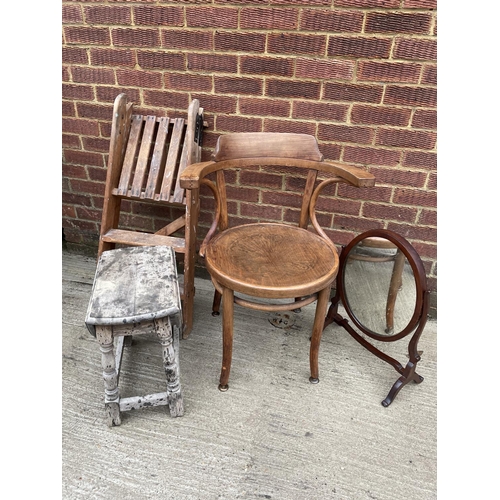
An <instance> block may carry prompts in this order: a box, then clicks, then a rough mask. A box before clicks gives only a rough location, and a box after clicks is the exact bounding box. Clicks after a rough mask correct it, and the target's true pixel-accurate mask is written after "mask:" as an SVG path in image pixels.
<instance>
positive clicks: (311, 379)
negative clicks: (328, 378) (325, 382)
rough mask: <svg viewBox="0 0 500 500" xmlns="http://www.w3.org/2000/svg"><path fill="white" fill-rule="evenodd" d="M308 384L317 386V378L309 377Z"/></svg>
mask: <svg viewBox="0 0 500 500" xmlns="http://www.w3.org/2000/svg"><path fill="white" fill-rule="evenodd" d="M309 382H311V384H318V383H319V378H314V377H309Z"/></svg>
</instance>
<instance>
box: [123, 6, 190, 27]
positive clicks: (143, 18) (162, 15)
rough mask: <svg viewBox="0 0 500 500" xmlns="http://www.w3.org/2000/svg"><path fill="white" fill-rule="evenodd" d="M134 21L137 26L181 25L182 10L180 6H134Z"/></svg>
mask: <svg viewBox="0 0 500 500" xmlns="http://www.w3.org/2000/svg"><path fill="white" fill-rule="evenodd" d="M133 11H134V21H135V24H136V25H139V26H183V25H184V11H183V8H182V7H166V6H165V7H164V6H161V7H156V6H154V7H153V6H149V5H147V6H140V7H134V8H133Z"/></svg>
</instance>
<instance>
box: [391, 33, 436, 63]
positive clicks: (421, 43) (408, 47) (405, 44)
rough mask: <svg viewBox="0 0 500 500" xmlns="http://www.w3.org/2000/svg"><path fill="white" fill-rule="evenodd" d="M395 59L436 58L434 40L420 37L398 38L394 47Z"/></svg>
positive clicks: (425, 59) (426, 59)
mask: <svg viewBox="0 0 500 500" xmlns="http://www.w3.org/2000/svg"><path fill="white" fill-rule="evenodd" d="M394 58H395V59H411V60H417V59H420V60H424V61H435V60H436V59H437V42H436V40H423V39H420V38H399V39H397V40H396V45H395V48H394Z"/></svg>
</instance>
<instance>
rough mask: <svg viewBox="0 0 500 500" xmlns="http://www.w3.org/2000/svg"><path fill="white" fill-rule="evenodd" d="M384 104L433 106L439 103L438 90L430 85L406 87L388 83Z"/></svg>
mask: <svg viewBox="0 0 500 500" xmlns="http://www.w3.org/2000/svg"><path fill="white" fill-rule="evenodd" d="M384 104H397V105H400V106H417V107H425V108H431V107H435V106H436V104H437V91H436V89H435V88H429V87H404V86H401V87H400V86H395V85H394V86H393V85H388V86H387V88H386V91H385V95H384Z"/></svg>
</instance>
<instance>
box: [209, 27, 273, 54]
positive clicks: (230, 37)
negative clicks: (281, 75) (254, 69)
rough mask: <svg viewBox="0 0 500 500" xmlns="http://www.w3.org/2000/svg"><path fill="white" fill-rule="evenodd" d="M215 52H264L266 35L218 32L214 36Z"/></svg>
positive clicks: (246, 32)
mask: <svg viewBox="0 0 500 500" xmlns="http://www.w3.org/2000/svg"><path fill="white" fill-rule="evenodd" d="M214 42H215V50H220V51H223V52H224V51H242V52H264V51H265V48H266V35H265V34H264V33H251V32H248V31H245V32H240V31H238V32H226V31H222V32H216V33H215V35H214Z"/></svg>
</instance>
